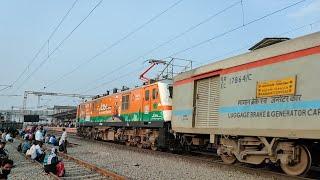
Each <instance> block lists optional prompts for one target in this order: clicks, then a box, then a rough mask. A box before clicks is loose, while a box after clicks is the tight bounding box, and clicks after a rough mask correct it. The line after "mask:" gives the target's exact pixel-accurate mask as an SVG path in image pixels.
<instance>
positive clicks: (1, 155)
mask: <svg viewBox="0 0 320 180" xmlns="http://www.w3.org/2000/svg"><path fill="white" fill-rule="evenodd" d="M5 146H6V142H5V141H1V142H0V159H7V158H8V157H9V155H8V152H7V150H5V149H4V147H5Z"/></svg>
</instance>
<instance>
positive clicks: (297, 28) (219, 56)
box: [61, 19, 320, 102]
mask: <svg viewBox="0 0 320 180" xmlns="http://www.w3.org/2000/svg"><path fill="white" fill-rule="evenodd" d="M317 23H320V19H318V20H316V21H313V22H311V23H307V24H305V25H302V26H299V27H296V28H292V29H290V30H288V31H285V32H282V33H280V34H278V35H277V36H282V35H285V34H289V33H292V32H295V31H297V30H300V29H303V28H305V27H308V26H310V24H311V25H314V24H317ZM250 45H251V43H247V44H246V45H244V46H241V47H240V48H236V49H232V50H230V51H228V52H226V53H223V54H221V55H218V56H216V57H214V58H210V60H209V61H211V62H213V61H214V60H217V59H219V58H222V57H224V56H226V55H230V54H233V53H235V52H239V51H243V50H245V49H247V48H249V47H250ZM206 62H207V60H206ZM204 63H205V62H202V63H201V62H200V63H197V64H195V65H198V66H201V65H203V64H204ZM129 75H131V73H128V74H125V75H123V76H121V77H120V78H119V77H117V78H115V79H111V80H109V81H108V82H105V83H103V85H100V87H102V86H104V85H106V84H109V83H111V82H114V81H116V80H119V79H122V78H124V77H127V76H129ZM96 87H98V88H99V86H96ZM96 87H95V88H92V89H88V90H87V91H91V90H94V89H96ZM61 102H66V101H65V100H64V101H61Z"/></svg>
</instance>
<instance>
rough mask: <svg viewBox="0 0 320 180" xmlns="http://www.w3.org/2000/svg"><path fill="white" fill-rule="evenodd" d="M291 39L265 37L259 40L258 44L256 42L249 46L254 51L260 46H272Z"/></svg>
mask: <svg viewBox="0 0 320 180" xmlns="http://www.w3.org/2000/svg"><path fill="white" fill-rule="evenodd" d="M289 39H290V38H277V37H272V38H264V39H262V40H261V41H260V42H258V43H257V44H255V45H254V46H252V47H251V48H249V50H250V51H254V50H257V49H260V48H264V47H267V46H271V45H273V44H276V43H279V42H283V41H287V40H289Z"/></svg>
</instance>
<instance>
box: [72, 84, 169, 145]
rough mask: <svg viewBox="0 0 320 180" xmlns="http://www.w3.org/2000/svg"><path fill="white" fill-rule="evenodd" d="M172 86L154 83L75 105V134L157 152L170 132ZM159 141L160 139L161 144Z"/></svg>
mask: <svg viewBox="0 0 320 180" xmlns="http://www.w3.org/2000/svg"><path fill="white" fill-rule="evenodd" d="M171 94H172V85H170V83H167V82H156V83H152V84H147V85H144V86H141V87H137V88H134V89H122V90H121V91H120V92H117V91H114V93H113V94H111V95H109V94H106V95H105V96H102V97H99V96H97V97H96V98H94V99H93V100H90V101H87V102H84V103H82V104H80V105H79V106H78V111H77V119H78V122H79V128H78V133H79V135H81V136H89V137H90V138H94V139H101V140H108V141H118V142H124V143H126V144H127V145H137V146H138V147H145V148H149V147H150V148H152V149H156V148H157V147H159V146H160V147H161V144H162V145H164V143H165V142H164V139H163V138H159V136H161V137H164V136H165V134H166V133H167V132H168V130H169V129H170V127H171V125H170V121H171V111H172V100H171ZM161 139H163V140H162V141H161Z"/></svg>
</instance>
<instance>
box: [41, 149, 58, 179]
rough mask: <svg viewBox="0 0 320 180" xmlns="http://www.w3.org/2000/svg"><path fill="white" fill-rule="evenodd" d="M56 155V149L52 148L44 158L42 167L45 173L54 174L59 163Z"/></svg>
mask: <svg viewBox="0 0 320 180" xmlns="http://www.w3.org/2000/svg"><path fill="white" fill-rule="evenodd" d="M56 153H57V150H56V148H52V149H51V152H50V153H49V154H47V155H46V156H45V158H44V161H43V165H44V171H45V172H46V173H50V172H52V173H53V174H56V165H57V164H58V162H59V160H58V156H57V154H56Z"/></svg>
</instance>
